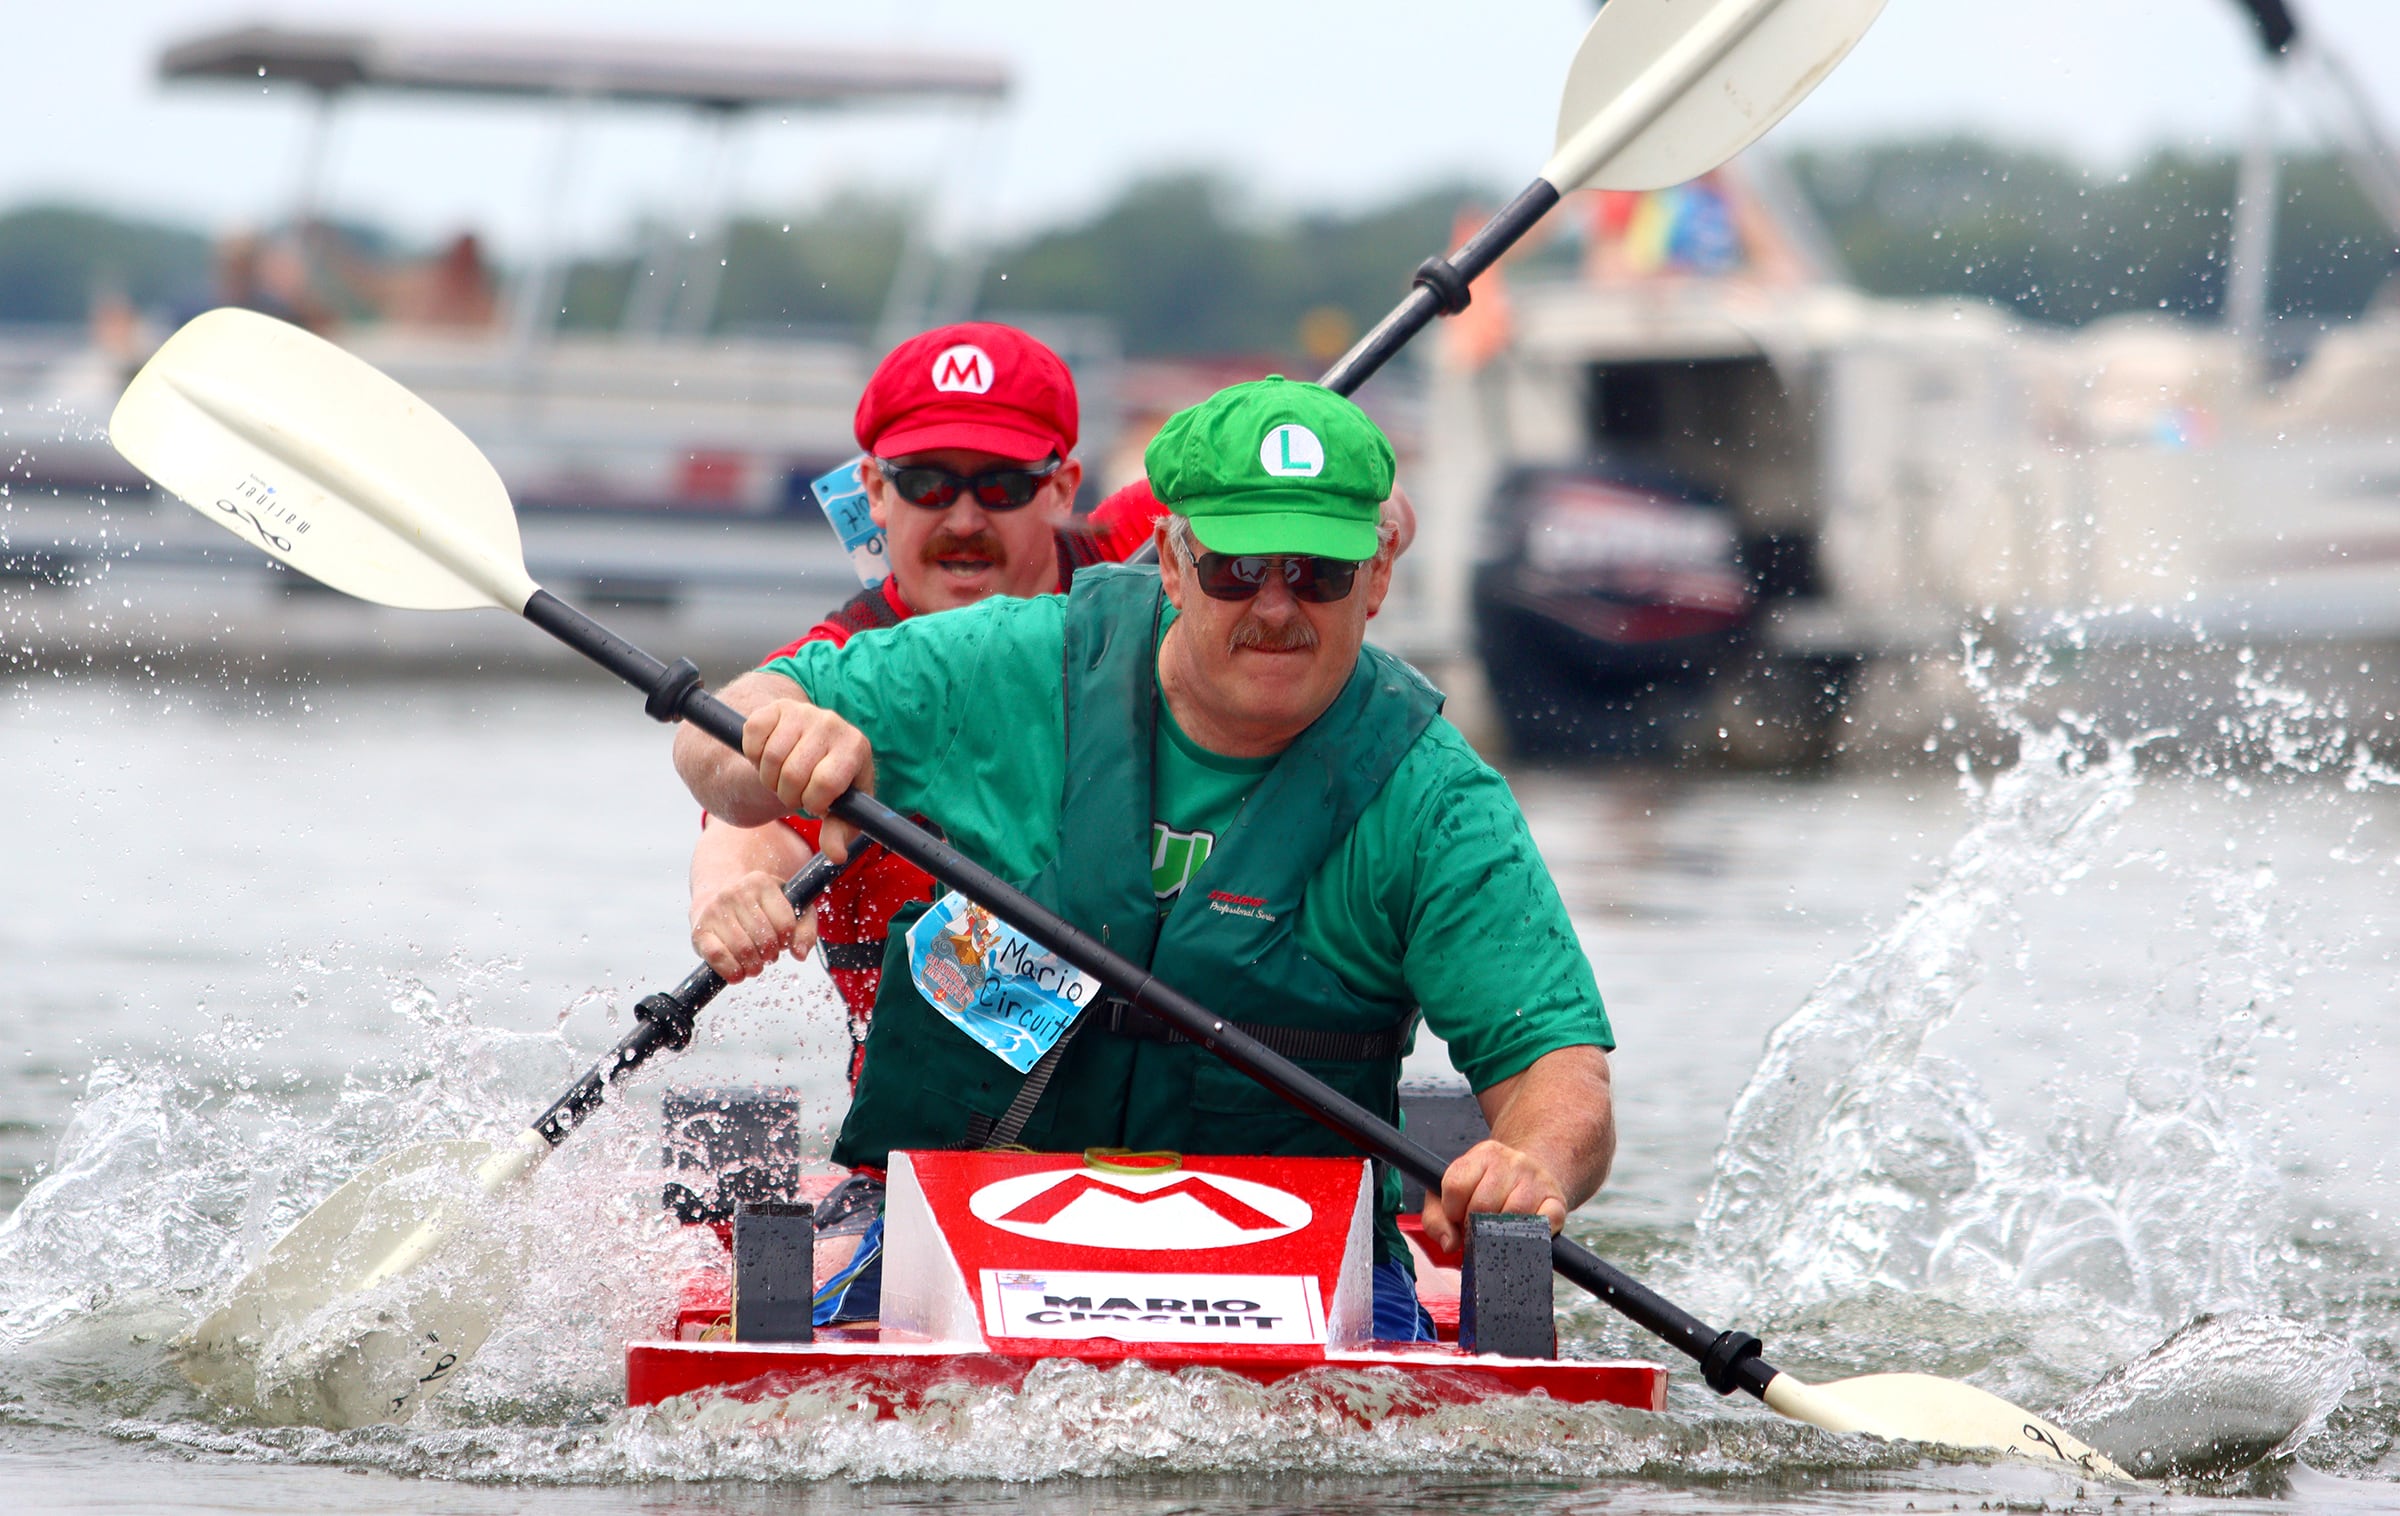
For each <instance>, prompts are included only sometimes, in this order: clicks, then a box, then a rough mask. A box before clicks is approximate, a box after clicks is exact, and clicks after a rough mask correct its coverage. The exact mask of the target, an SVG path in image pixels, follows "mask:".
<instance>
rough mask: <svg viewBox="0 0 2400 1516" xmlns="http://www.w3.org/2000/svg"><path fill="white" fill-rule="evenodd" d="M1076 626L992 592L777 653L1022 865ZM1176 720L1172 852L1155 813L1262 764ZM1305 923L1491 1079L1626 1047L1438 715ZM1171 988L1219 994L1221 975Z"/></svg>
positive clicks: (1197, 811) (1055, 785) (1332, 863)
mask: <svg viewBox="0 0 2400 1516" xmlns="http://www.w3.org/2000/svg"><path fill="white" fill-rule="evenodd" d="M1065 630H1066V600H1065V598H1064V597H1062V596H1058V595H1044V596H1041V597H1039V598H1036V599H1031V600H1019V599H1012V598H1009V597H1007V596H994V597H992V598H991V599H989V600H984V601H981V602H979V603H977V604H975V605H971V606H967V607H965V608H963V609H961V610H955V611H946V612H944V613H943V614H941V615H938V616H916V617H912V618H910V619H909V620H907V621H903V622H901V623H900V624H899V625H897V626H894V627H890V628H886V629H882V630H877V631H872V632H864V633H861V634H859V635H857V636H854V637H852V638H851V639H850V640H849V641H848V642H847V643H845V644H840V645H836V644H834V643H832V642H809V643H803V644H802V645H801V646H800V647H799V648H798V649H796V650H795V651H794V652H792V653H790V654H788V655H786V656H784V657H782V658H778V659H776V660H774V661H773V662H771V663H769V664H767V665H766V668H767V670H768V672H770V673H776V674H781V675H783V676H784V677H785V678H787V679H791V680H794V681H796V682H797V683H798V684H799V685H800V687H801V688H802V689H804V690H806V691H807V692H808V697H809V699H811V700H812V701H814V702H816V703H817V704H819V705H821V706H824V707H825V708H826V709H828V710H830V711H833V712H835V713H836V714H838V715H840V716H841V717H842V718H843V719H845V720H847V721H849V722H851V723H852V724H853V725H855V726H857V727H858V728H859V730H860V731H862V732H864V733H865V734H866V737H867V741H868V743H869V744H870V745H871V746H872V747H873V748H874V752H875V791H876V794H877V795H878V796H879V797H881V798H882V800H883V801H884V802H885V803H886V804H887V805H891V806H893V807H895V808H897V809H899V810H902V811H916V812H921V813H922V814H924V815H927V816H930V817H932V818H933V819H934V820H935V821H936V822H938V823H939V824H940V825H941V827H942V829H943V830H944V831H945V832H947V833H948V835H949V838H950V841H951V843H952V844H953V845H954V846H956V847H957V848H958V849H959V850H960V851H962V852H964V853H965V854H966V855H967V856H968V857H970V858H973V859H975V860H976V861H978V862H980V863H982V864H983V865H984V866H985V867H986V868H989V869H991V870H992V871H993V872H994V873H996V874H998V875H1000V876H1001V877H1002V878H1004V879H1010V880H1016V881H1020V882H1022V881H1025V880H1029V879H1031V878H1033V877H1034V875H1036V874H1037V873H1039V872H1041V870H1042V869H1043V868H1044V867H1046V866H1047V865H1048V864H1049V863H1050V861H1051V860H1052V859H1054V858H1055V857H1056V856H1057V854H1058V832H1059V825H1060V809H1061V802H1062V798H1063V794H1064V789H1065V783H1066V772H1065V771H1066V733H1065V725H1066V721H1065V716H1066V697H1065V688H1064V684H1063V680H1064V678H1065V668H1064V663H1065V659H1064V647H1065ZM1161 711H1162V714H1164V702H1163V701H1162V702H1161ZM1169 726H1170V723H1169V722H1168V721H1163V720H1162V721H1161V722H1160V727H1161V732H1162V734H1161V736H1160V738H1159V742H1158V746H1157V748H1156V749H1155V751H1156V752H1157V754H1158V757H1159V761H1158V762H1157V763H1156V765H1155V770H1156V774H1157V776H1158V777H1157V778H1156V779H1155V780H1154V787H1155V788H1156V789H1157V790H1158V791H1159V793H1158V794H1156V795H1154V797H1153V814H1154V815H1156V816H1158V818H1159V821H1158V822H1157V823H1154V829H1153V833H1152V843H1153V846H1152V852H1151V856H1152V858H1153V860H1154V863H1161V864H1163V863H1164V861H1165V860H1164V859H1162V858H1161V856H1160V851H1159V847H1158V844H1159V842H1160V841H1161V840H1162V839H1161V838H1160V835H1159V832H1158V830H1157V828H1158V827H1159V826H1166V827H1168V828H1169V829H1171V830H1175V831H1181V832H1190V831H1193V830H1212V831H1222V829H1223V825H1224V823H1225V822H1226V821H1228V820H1230V818H1231V814H1232V812H1231V810H1229V809H1224V808H1223V807H1224V801H1225V798H1226V797H1227V796H1229V795H1230V796H1231V797H1232V801H1231V803H1232V806H1233V807H1234V808H1238V807H1239V805H1240V800H1241V797H1242V796H1243V795H1246V794H1247V793H1248V789H1249V786H1250V785H1252V784H1254V783H1255V782H1256V779H1257V774H1256V773H1244V772H1242V771H1241V770H1240V769H1238V768H1229V767H1227V766H1229V765H1241V764H1242V763H1243V760H1240V759H1229V758H1225V757H1223V756H1221V755H1218V754H1214V753H1206V752H1205V751H1204V750H1202V749H1199V748H1198V747H1197V745H1196V744H1193V743H1192V742H1191V740H1190V739H1189V738H1188V737H1184V736H1183V734H1182V733H1181V732H1180V731H1169V730H1167V728H1168V727H1169ZM1178 739H1180V742H1178ZM1162 799H1163V800H1164V801H1165V803H1164V804H1163V805H1162V804H1160V803H1158V802H1159V801H1160V800H1162ZM1220 811H1222V814H1219V812H1220ZM1212 819H1213V822H1214V824H1213V825H1212V824H1211V823H1212ZM1192 868H1194V869H1196V868H1197V865H1196V864H1195V865H1192ZM1185 877H1186V878H1188V877H1189V871H1188V870H1187V871H1186V873H1185ZM1158 882H1159V881H1158V877H1157V874H1156V871H1155V869H1154V874H1153V887H1154V888H1156V887H1157V885H1158ZM1293 933H1294V936H1295V938H1296V940H1297V942H1298V945H1299V947H1300V948H1301V950H1302V951H1303V952H1306V953H1307V954H1309V955H1310V956H1311V957H1313V958H1316V959H1317V960H1318V961H1320V962H1322V963H1323V964H1325V966H1326V967H1328V968H1330V969H1331V970H1333V972H1334V974H1335V975H1336V976H1337V977H1338V978H1340V979H1341V980H1342V982H1343V983H1344V984H1346V985H1347V986H1348V987H1349V988H1350V989H1351V990H1352V991H1354V992H1355V993H1357V994H1359V995H1361V996H1363V997H1366V998H1368V999H1377V1000H1392V1001H1402V1002H1414V1003H1415V1004H1416V1005H1418V1006H1420V1007H1422V1008H1423V1010H1424V1013H1425V1024H1426V1025H1427V1026H1428V1027H1430V1028H1431V1029H1432V1030H1433V1033H1434V1035H1435V1036H1437V1037H1440V1038H1441V1039H1442V1040H1443V1041H1444V1042H1445V1043H1447V1044H1448V1045H1449V1051H1450V1061H1451V1062H1452V1063H1453V1064H1454V1065H1455V1066H1456V1067H1457V1069H1458V1071H1459V1072H1460V1073H1461V1074H1463V1075H1465V1076H1466V1078H1467V1081H1468V1082H1469V1083H1470V1084H1472V1085H1473V1086H1474V1087H1475V1088H1477V1089H1488V1088H1489V1087H1490V1086H1492V1085H1493V1084H1496V1083H1498V1082H1499V1081H1500V1080H1503V1079H1508V1078H1511V1077H1513V1076H1515V1075H1517V1074H1520V1073H1522V1072H1524V1070H1525V1068H1526V1066H1527V1065H1528V1064H1530V1063H1532V1062H1533V1061H1534V1060H1535V1059H1536V1058H1539V1057H1541V1056H1542V1055H1543V1054H1544V1053H1549V1052H1554V1051H1556V1050H1557V1049H1559V1048H1563V1047H1578V1046H1598V1047H1604V1048H1606V1047H1614V1046H1615V1045H1616V1043H1615V1039H1614V1038H1613V1037H1612V1036H1611V1034H1610V1032H1609V1026H1608V1016H1607V1014H1606V1012H1605V1011H1604V1010H1603V1009H1602V1008H1601V1004H1600V991H1599V989H1598V987H1597V986H1596V985H1595V984H1594V983H1593V980H1592V970H1591V965H1590V964H1589V963H1588V962H1587V961H1586V960H1585V958H1584V956H1583V949H1582V946H1581V945H1580V944H1579V943H1578V942H1577V941H1576V938H1575V931H1574V928H1573V926H1572V925H1571V924H1570V923H1569V922H1568V920H1567V912H1566V907H1565V905H1564V904H1563V903H1562V902H1561V901H1560V900H1559V898H1558V889H1557V887H1556V886H1555V885H1554V884H1553V883H1552V882H1551V879H1550V873H1549V870H1548V868H1546V867H1545V866H1544V865H1543V863H1542V859H1541V855H1540V853H1538V852H1537V851H1535V849H1534V846H1533V838H1532V837H1531V835H1530V834H1528V833H1527V831H1526V829H1525V818H1524V816H1523V815H1522V814H1521V813H1520V812H1519V811H1518V810H1517V804H1516V800H1515V797H1513V796H1512V795H1510V794H1509V792H1508V785H1507V783H1506V782H1505V781H1504V780H1502V779H1501V777H1500V776H1499V775H1498V774H1497V773H1495V772H1493V770H1492V769H1491V767H1490V766H1489V765H1487V764H1485V763H1484V762H1483V760H1482V759H1480V758H1478V757H1476V756H1475V752H1474V750H1473V749H1472V748H1470V747H1468V746H1467V742H1466V739H1465V738H1463V737H1461V736H1459V734H1458V730H1457V729H1456V728H1455V727H1453V726H1451V725H1450V723H1449V722H1447V721H1445V720H1443V719H1441V718H1440V717H1436V718H1435V719H1434V720H1433V722H1432V724H1431V725H1429V726H1428V727H1427V728H1426V729H1425V731H1424V732H1423V733H1422V734H1421V735H1420V736H1419V737H1418V738H1417V740H1416V742H1415V743H1414V744H1413V745H1412V746H1411V747H1410V748H1409V750H1408V751H1407V752H1406V753H1405V754H1403V755H1402V756H1401V759H1400V763H1399V766H1398V767H1397V768H1396V769H1394V770H1393V772H1392V776H1391V778H1390V779H1389V780H1387V781H1386V782H1385V784H1384V787H1383V789H1382V790H1381V791H1380V792H1378V793H1377V795H1376V796H1375V799H1374V800H1373V801H1372V802H1370V803H1369V804H1368V806H1367V808H1366V810H1365V811H1364V812H1363V813H1362V814H1361V815H1360V817H1359V819H1358V824H1357V825H1356V826H1355V827H1353V828H1352V829H1351V831H1350V834H1349V835H1348V836H1346V837H1344V838H1343V839H1342V840H1341V841H1340V842H1339V843H1337V844H1336V845H1335V847H1334V849H1333V851H1332V853H1331V854H1330V855H1329V856H1328V857H1327V858H1326V860H1325V862H1324V863H1323V864H1322V865H1321V866H1320V867H1319V868H1318V870H1317V872H1316V874H1315V875H1314V876H1313V877H1311V879H1310V880H1309V883H1308V888H1307V890H1306V891H1305V892H1304V894H1303V896H1302V898H1301V902H1300V907H1299V910H1298V911H1297V912H1296V913H1295V916H1294V920H1293ZM1178 988H1181V989H1183V990H1185V991H1186V993H1193V992H1197V993H1198V998H1199V999H1200V1000H1201V1001H1202V1002H1203V1003H1206V1000H1207V993H1206V991H1207V986H1205V985H1186V986H1178Z"/></svg>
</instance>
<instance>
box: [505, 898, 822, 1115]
mask: <svg viewBox="0 0 2400 1516" xmlns="http://www.w3.org/2000/svg"><path fill="white" fill-rule="evenodd" d="M853 856H854V857H855V856H856V855H855V854H854V855H853ZM846 867H848V864H846V863H836V862H834V861H833V860H832V859H830V858H828V857H826V856H825V855H824V854H822V853H820V854H818V855H817V856H816V857H814V858H811V859H810V860H808V862H807V863H805V864H803V865H801V868H800V872H798V873H797V874H794V875H793V876H792V877H791V878H789V879H787V880H785V881H784V884H783V898H784V899H786V900H789V901H790V902H791V903H792V909H793V910H795V911H805V910H807V909H808V908H809V906H810V905H811V904H813V903H814V902H815V900H816V898H817V897H818V896H819V895H822V894H824V893H825V889H826V887H827V886H828V885H830V884H832V883H833V881H835V880H836V879H839V878H840V877H842V870H843V869H844V868H846ZM724 988H725V976H723V975H722V974H719V973H718V972H717V971H716V970H715V969H712V968H710V967H709V966H708V965H707V964H705V963H704V964H702V965H700V966H699V967H698V968H696V969H694V970H692V971H691V972H690V973H689V974H687V975H685V976H684V980H683V983H681V984H679V985H677V986H675V988H673V989H671V990H662V991H660V992H659V993H657V994H655V995H645V996H643V997H642V999H641V1001H640V1002H639V1003H638V1004H636V1005H635V1006H634V1008H633V1023H634V1024H633V1030H632V1031H630V1032H627V1033H626V1034H625V1036H624V1038H623V1039H622V1040H620V1041H619V1042H618V1043H617V1045H616V1046H615V1047H613V1048H611V1049H610V1050H609V1053H608V1056H607V1057H605V1058H603V1059H601V1060H600V1061H599V1062H598V1063H595V1064H593V1065H592V1066H591V1067H590V1068H589V1069H586V1070H585V1071H584V1075H583V1077H582V1078H581V1079H578V1080H576V1081H575V1083H574V1085H573V1087H572V1088H570V1089H569V1090H568V1091H567V1092H566V1093H565V1094H564V1095H561V1096H559V1097H558V1098H557V1099H556V1100H554V1101H552V1102H551V1103H550V1109H548V1110H546V1111H544V1112H542V1114H541V1118H540V1119H539V1120H537V1121H535V1122H534V1124H533V1129H534V1130H535V1131H537V1132H539V1133H541V1134H542V1137H543V1139H544V1140H546V1141H547V1142H548V1143H549V1144H550V1145H551V1146H552V1147H557V1146H558V1145H559V1144H560V1143H562V1142H564V1141H566V1140H567V1134H568V1133H569V1132H572V1131H574V1130H575V1129H576V1128H577V1127H579V1126H581V1125H583V1120H584V1118H585V1117H586V1116H589V1115H591V1114H592V1112H593V1111H595V1110H598V1109H599V1108H600V1103H601V1101H603V1100H604V1099H606V1098H607V1096H608V1087H609V1086H610V1085H612V1084H614V1083H616V1082H617V1081H618V1080H620V1079H623V1078H624V1077H625V1076H626V1075H628V1074H630V1073H632V1072H633V1071H634V1070H635V1069H638V1068H640V1067H641V1066H642V1065H643V1064H645V1063H648V1062H649V1061H650V1059H651V1056H652V1055H653V1054H656V1053H660V1052H679V1051H681V1050H682V1049H683V1048H685V1047H688V1046H690V1044H691V1040H692V1023H693V1022H695V1021H697V1020H698V1019H699V1016H700V1011H701V1008H702V1007H703V1006H706V1005H707V1004H708V1003H709V1002H710V1001H712V1000H714V999H716V998H717V996H718V995H719V994H720V993H722V992H723V990H724Z"/></svg>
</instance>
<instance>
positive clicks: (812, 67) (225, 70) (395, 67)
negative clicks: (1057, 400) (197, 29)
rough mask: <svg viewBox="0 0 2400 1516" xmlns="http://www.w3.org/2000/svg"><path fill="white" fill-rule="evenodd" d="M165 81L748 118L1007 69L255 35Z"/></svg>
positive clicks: (918, 93)
mask: <svg viewBox="0 0 2400 1516" xmlns="http://www.w3.org/2000/svg"><path fill="white" fill-rule="evenodd" d="M159 75H160V77H162V78H165V79H239V80H244V81H255V80H258V79H262V78H264V79H286V80H292V81H294V82H297V83H301V84H305V85H308V86H309V87H310V88H312V89H316V90H319V91H321V92H323V93H325V94H328V95H331V94H335V93H338V92H340V91H343V90H349V89H392V90H428V91H439V92H444V93H450V94H468V95H519V96H533V97H547V98H559V99H577V98H587V99H605V100H623V101H643V102H650V103H658V104H669V105H685V106H692V107H696V108H700V109H709V110H723V111H736V110H745V109H751V108H755V107H760V106H769V105H803V106H832V105H843V104H851V103H860V102H871V101H877V100H896V99H919V100H922V99H928V98H936V99H938V98H950V99H961V100H986V101H993V100H998V99H1000V98H1001V97H1002V96H1004V95H1005V94H1006V93H1007V92H1008V83H1009V80H1008V68H1007V65H1006V64H1004V63H1002V62H1001V61H1000V60H998V59H995V58H978V57H969V56H962V55H958V54H938V53H916V52H906V53H903V52H879V51H870V50H860V49H843V48H825V47H790V46H783V47H761V46H755V45H752V44H748V43H734V42H693V41H682V40H673V39H667V38H658V37H635V36H592V35H588V34H584V35H577V34H571V33H558V34H536V33H513V32H512V33H474V32H436V31H411V30H374V31H351V30H326V31H317V30H303V29H297V28H291V27H280V26H245V27H240V28H236V29H234V30H231V31H222V32H211V33H209V34H208V35H206V36H200V37H194V38H191V39H190V40H188V41H185V42H180V43H177V44H176V45H174V46H172V47H170V48H168V49H167V50H166V52H165V53H164V54H163V55H161V57H160V58H159Z"/></svg>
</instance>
